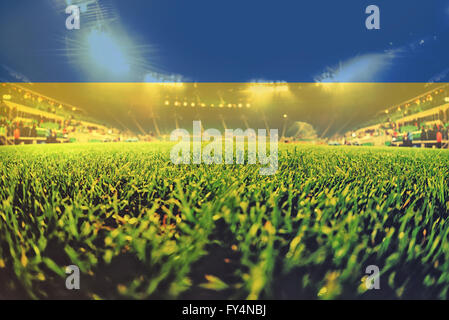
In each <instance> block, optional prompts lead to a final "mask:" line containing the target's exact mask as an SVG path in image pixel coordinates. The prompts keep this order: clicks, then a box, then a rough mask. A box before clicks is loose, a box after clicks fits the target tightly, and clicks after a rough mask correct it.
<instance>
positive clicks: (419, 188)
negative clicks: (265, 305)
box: [0, 143, 449, 299]
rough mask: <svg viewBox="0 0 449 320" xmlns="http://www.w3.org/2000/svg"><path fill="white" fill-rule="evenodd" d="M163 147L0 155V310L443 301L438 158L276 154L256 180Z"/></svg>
mask: <svg viewBox="0 0 449 320" xmlns="http://www.w3.org/2000/svg"><path fill="white" fill-rule="evenodd" d="M172 146H173V144H169V143H146V144H145V143H129V144H126V143H115V144H85V145H82V144H79V145H76V144H73V145H72V144H67V145H38V146H36V145H35V146H13V147H3V148H1V149H0V298H2V299H8V298H25V299H27V298H31V299H45V298H55V299H63V298H70V299H86V298H87V299H114V298H124V299H368V298H374V299H375V298H385V299H405V298H412V299H414V298H417V299H447V298H449V293H448V289H449V242H448V239H449V222H448V220H447V219H448V212H449V152H448V151H446V150H429V149H427V150H426V149H411V148H410V149H409V148H373V147H371V148H370V147H328V146H304V145H289V144H280V145H279V167H278V171H277V173H276V174H275V175H270V176H263V175H260V174H259V166H258V165H237V164H231V165H226V164H220V165H217V164H215V165H206V164H200V165H194V164H189V165H185V164H181V165H174V164H173V163H172V162H171V161H170V149H171V147H172ZM67 266H76V267H78V268H79V270H80V289H79V290H68V289H67V288H66V280H67V277H68V276H69V275H68V274H66V267H67ZM369 266H375V267H377V268H378V270H379V272H380V273H379V285H378V287H379V288H378V289H376V288H371V289H370V288H368V286H367V285H366V282H367V279H368V278H369V277H370V273H369V272H367V268H368V267H369Z"/></svg>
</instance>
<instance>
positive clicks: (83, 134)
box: [0, 83, 126, 145]
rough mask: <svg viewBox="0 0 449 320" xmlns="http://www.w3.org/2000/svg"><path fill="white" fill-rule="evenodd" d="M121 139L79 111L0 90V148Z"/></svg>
mask: <svg viewBox="0 0 449 320" xmlns="http://www.w3.org/2000/svg"><path fill="white" fill-rule="evenodd" d="M123 139H126V137H125V136H124V133H123V132H121V131H119V130H117V129H115V128H111V127H107V126H105V125H102V124H99V123H96V122H94V121H92V120H91V119H89V117H88V116H87V115H85V114H84V113H83V112H82V110H81V109H79V108H75V107H73V106H70V105H68V104H63V103H59V102H57V101H56V100H53V99H51V98H48V97H45V96H43V95H40V94H39V93H36V92H34V91H31V90H26V89H23V88H21V87H20V86H17V85H13V84H6V83H3V84H2V86H1V87H0V145H7V144H33V143H69V142H109V141H120V140H123Z"/></svg>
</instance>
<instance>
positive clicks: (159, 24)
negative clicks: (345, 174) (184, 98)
mask: <svg viewBox="0 0 449 320" xmlns="http://www.w3.org/2000/svg"><path fill="white" fill-rule="evenodd" d="M98 3H99V8H100V10H101V12H103V13H104V14H105V15H104V17H103V18H104V20H106V21H105V22H103V23H102V28H103V29H104V30H105V31H106V32H107V33H108V34H113V35H114V36H117V37H119V39H121V40H120V44H121V45H123V50H124V52H125V55H126V59H129V61H130V62H129V63H130V70H128V71H127V72H123V73H120V74H116V73H109V72H107V71H104V70H102V71H96V70H95V68H92V67H91V65H90V66H87V65H84V62H85V60H86V57H85V54H86V51H88V49H87V47H86V46H87V45H86V43H85V38H86V35H87V34H88V33H89V32H91V28H92V25H93V23H94V22H97V23H98V21H100V22H101V21H102V20H101V18H99V19H93V18H92V17H93V16H92V13H95V12H98V11H95V8H93V7H94V6H92V5H90V6H88V10H87V12H85V13H82V14H81V29H80V30H72V31H69V30H66V29H65V19H66V17H67V15H66V14H65V13H64V11H63V10H64V7H65V1H64V0H42V1H35V0H16V1H2V2H1V3H0V43H1V44H2V45H1V47H2V50H1V52H0V78H2V79H3V80H8V81H20V79H22V80H29V81H32V82H72V81H76V82H84V81H99V82H100V81H101V82H102V81H105V82H108V81H126V82H128V81H133V82H141V81H143V80H144V79H147V80H148V79H149V77H150V78H151V77H153V78H155V79H156V80H157V77H158V76H161V75H166V76H169V75H179V77H182V79H183V80H186V81H199V82H247V81H251V80H266V81H288V82H314V81H341V82H371V81H372V82H427V81H430V80H433V81H447V80H448V77H447V73H448V71H449V58H448V57H449V0H431V1H429V0H407V1H406V0H395V1H391V0H390V1H386V0H371V1H364V0H340V1H337V0H326V1H324V0H313V1H312V0H309V1H302V0H288V1H287V0H277V1H273V0H271V1H268V0H257V1H256V0H226V1H211V0H190V1H185V0H163V1H162V0H132V1H124V0H99V1H98ZM369 4H376V5H378V6H379V8H380V13H381V29H380V30H372V31H368V30H366V28H365V19H366V17H367V15H366V14H365V8H366V7H367V6H368V5H369ZM109 19H110V20H109ZM104 54H105V55H107V54H109V53H108V52H106V53H104ZM148 75H151V76H148Z"/></svg>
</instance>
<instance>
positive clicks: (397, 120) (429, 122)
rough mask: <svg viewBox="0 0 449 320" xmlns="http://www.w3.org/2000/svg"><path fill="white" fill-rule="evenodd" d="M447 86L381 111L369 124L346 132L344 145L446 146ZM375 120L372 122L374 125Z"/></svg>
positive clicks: (448, 138)
mask: <svg viewBox="0 0 449 320" xmlns="http://www.w3.org/2000/svg"><path fill="white" fill-rule="evenodd" d="M448 89H449V86H448V85H444V86H442V87H440V88H438V89H437V90H432V91H430V92H426V93H424V94H422V95H420V96H418V97H415V98H413V99H410V100H408V101H406V102H404V103H402V104H400V105H398V106H394V107H392V108H390V109H386V110H384V111H383V112H382V113H381V114H378V116H377V117H374V118H373V119H371V120H370V121H369V122H368V123H369V124H370V125H368V126H362V128H360V129H357V130H354V131H349V132H347V133H346V134H345V135H344V137H342V143H343V144H346V145H366V146H369V145H377V146H381V145H387V146H401V147H404V146H405V147H423V148H424V147H426V148H448V144H449V98H448V92H449V90H448ZM373 123H374V124H373Z"/></svg>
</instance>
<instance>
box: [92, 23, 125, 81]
mask: <svg viewBox="0 0 449 320" xmlns="http://www.w3.org/2000/svg"><path fill="white" fill-rule="evenodd" d="M87 41H88V44H89V55H90V57H91V59H92V61H93V62H94V63H95V64H96V65H97V66H99V67H101V68H102V69H105V70H108V71H111V72H113V73H116V74H123V73H127V72H128V71H129V69H130V65H129V63H128V61H127V59H126V56H125V53H124V52H123V50H122V48H121V47H120V45H119V43H118V41H117V39H114V38H113V37H112V36H111V35H109V34H107V33H105V32H103V31H99V30H92V31H91V33H90V34H89V35H88V37H87Z"/></svg>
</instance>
